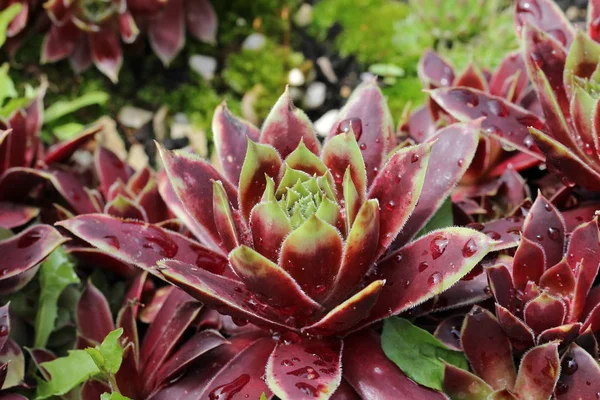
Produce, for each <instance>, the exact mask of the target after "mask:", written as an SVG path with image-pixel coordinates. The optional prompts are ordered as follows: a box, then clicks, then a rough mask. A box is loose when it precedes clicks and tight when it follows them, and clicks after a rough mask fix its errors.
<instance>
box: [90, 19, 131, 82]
mask: <svg viewBox="0 0 600 400" xmlns="http://www.w3.org/2000/svg"><path fill="white" fill-rule="evenodd" d="M90 47H91V50H92V60H93V61H94V64H95V65H96V68H98V70H99V71H100V72H102V73H103V74H104V75H106V76H107V77H108V78H109V79H110V80H111V81H112V82H113V83H116V82H117V81H118V80H119V70H120V69H121V64H122V63H123V51H122V49H121V43H120V40H119V36H118V35H117V34H116V33H115V32H114V31H112V30H111V29H109V28H104V29H102V30H101V31H100V32H97V33H96V32H94V33H92V34H90Z"/></svg>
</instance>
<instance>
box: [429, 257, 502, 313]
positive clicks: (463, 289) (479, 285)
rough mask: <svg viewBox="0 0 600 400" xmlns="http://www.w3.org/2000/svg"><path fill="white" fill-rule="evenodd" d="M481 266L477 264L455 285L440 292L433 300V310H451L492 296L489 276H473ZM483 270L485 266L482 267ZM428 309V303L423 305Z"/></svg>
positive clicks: (481, 274)
mask: <svg viewBox="0 0 600 400" xmlns="http://www.w3.org/2000/svg"><path fill="white" fill-rule="evenodd" d="M478 269H479V266H475V268H473V269H472V270H471V272H469V273H467V275H465V276H464V277H462V278H461V280H459V281H458V282H456V284H455V285H454V286H452V287H451V288H449V289H448V290H445V291H444V292H442V293H440V294H438V295H437V296H436V297H435V298H434V299H432V300H434V301H433V308H432V309H431V311H434V310H435V311H442V310H451V309H454V308H457V307H463V306H471V305H473V304H476V303H480V302H482V301H484V300H486V299H489V298H490V297H491V291H490V288H489V286H488V281H487V276H486V275H485V274H484V273H480V274H478V275H476V276H475V277H473V276H471V275H472V274H473V273H477V270H478ZM481 270H482V271H483V268H482V269H481ZM423 307H424V308H425V309H427V305H426V304H425V305H424V306H423Z"/></svg>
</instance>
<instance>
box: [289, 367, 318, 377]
mask: <svg viewBox="0 0 600 400" xmlns="http://www.w3.org/2000/svg"><path fill="white" fill-rule="evenodd" d="M287 374H288V375H294V376H297V377H299V378H303V379H310V380H314V379H319V377H320V375H319V373H318V372H317V371H315V369H314V368H313V367H302V368H298V369H296V370H293V371H290V372H288V373H287Z"/></svg>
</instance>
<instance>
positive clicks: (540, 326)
mask: <svg viewBox="0 0 600 400" xmlns="http://www.w3.org/2000/svg"><path fill="white" fill-rule="evenodd" d="M523 314H524V316H525V322H526V323H527V325H529V326H530V327H531V329H533V331H534V332H536V333H538V334H539V333H541V332H542V331H543V330H545V329H548V328H552V327H555V326H559V325H561V324H562V323H563V321H564V319H565V317H566V314H567V309H566V306H565V304H564V303H563V302H562V301H560V300H559V299H557V298H555V297H552V296H550V295H548V294H546V293H542V294H541V295H540V296H538V297H536V298H535V299H533V300H531V301H530V302H528V303H527V304H526V305H525V307H524V309H523Z"/></svg>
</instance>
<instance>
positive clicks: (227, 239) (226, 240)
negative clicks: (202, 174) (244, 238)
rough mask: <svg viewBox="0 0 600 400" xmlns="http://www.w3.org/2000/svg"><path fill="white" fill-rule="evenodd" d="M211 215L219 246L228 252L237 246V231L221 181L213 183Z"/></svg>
mask: <svg viewBox="0 0 600 400" xmlns="http://www.w3.org/2000/svg"><path fill="white" fill-rule="evenodd" d="M212 205H213V215H214V216H215V227H216V228H217V232H218V233H219V236H220V237H221V242H220V246H221V247H222V248H223V249H224V250H226V251H230V250H232V249H234V248H235V247H236V246H238V245H239V238H238V229H237V227H236V223H235V220H234V214H233V210H232V209H231V204H230V202H229V198H228V197H227V192H226V191H225V187H224V186H223V182H221V181H213V199H212Z"/></svg>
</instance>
